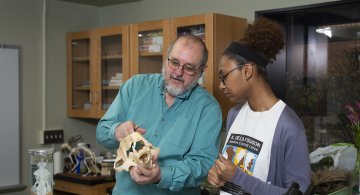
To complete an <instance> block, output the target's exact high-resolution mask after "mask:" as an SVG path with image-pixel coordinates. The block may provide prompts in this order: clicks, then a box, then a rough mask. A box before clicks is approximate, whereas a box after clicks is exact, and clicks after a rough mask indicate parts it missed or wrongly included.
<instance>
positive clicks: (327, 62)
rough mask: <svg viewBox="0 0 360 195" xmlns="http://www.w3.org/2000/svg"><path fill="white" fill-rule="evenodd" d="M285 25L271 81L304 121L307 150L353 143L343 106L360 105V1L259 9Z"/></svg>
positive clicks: (275, 90) (260, 12) (263, 13)
mask: <svg viewBox="0 0 360 195" xmlns="http://www.w3.org/2000/svg"><path fill="white" fill-rule="evenodd" d="M256 16H265V17H268V18H270V19H273V20H275V21H278V22H279V23H280V24H282V25H283V27H284V32H285V34H286V47H285V49H284V50H283V51H282V52H281V54H279V56H278V57H277V61H276V62H275V63H274V64H272V65H270V66H269V69H268V76H269V82H270V84H271V86H272V88H273V90H274V92H275V93H276V95H277V96H278V97H279V98H281V99H282V100H284V101H285V102H286V103H287V104H288V105H289V106H290V107H292V108H293V109H294V110H295V112H296V113H297V114H298V115H299V116H300V117H301V119H302V120H303V122H304V125H305V128H306V133H307V136H308V143H309V149H310V151H313V150H314V149H316V148H317V147H320V146H326V145H329V144H332V143H337V142H354V140H353V136H351V135H352V132H351V131H350V130H349V129H348V128H347V124H348V120H347V118H346V116H345V109H344V107H345V105H347V104H353V103H354V102H355V101H360V66H359V63H360V42H359V39H360V22H359V21H360V2H358V1H336V2H331V3H322V4H316V5H310V6H301V7H293V8H286V9H277V10H265V11H257V12H256Z"/></svg>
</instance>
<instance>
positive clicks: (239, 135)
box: [208, 18, 310, 195]
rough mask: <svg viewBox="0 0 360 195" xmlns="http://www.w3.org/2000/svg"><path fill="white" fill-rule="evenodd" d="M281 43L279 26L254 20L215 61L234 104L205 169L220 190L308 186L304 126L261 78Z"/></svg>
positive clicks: (265, 191) (273, 191)
mask: <svg viewBox="0 0 360 195" xmlns="http://www.w3.org/2000/svg"><path fill="white" fill-rule="evenodd" d="M283 46H284V35H283V33H282V29H281V27H280V26H279V25H278V24H277V23H275V22H274V21H271V20H269V19H266V18H259V19H257V20H256V21H255V23H254V24H253V25H249V28H248V30H247V32H246V34H245V36H244V38H243V39H242V40H240V41H237V42H233V43H231V44H230V46H229V47H228V48H227V49H226V51H225V52H224V54H223V56H222V58H221V60H220V68H219V78H220V80H221V83H220V89H221V90H222V91H223V92H224V94H225V95H226V96H227V97H228V98H229V99H230V100H231V101H232V102H235V103H239V105H238V106H236V107H234V108H232V109H231V110H230V111H229V113H228V118H227V137H226V141H225V145H224V148H223V150H222V154H220V155H219V156H220V158H219V159H217V160H216V161H215V164H214V165H213V166H212V168H211V169H210V171H209V173H208V181H209V182H210V184H212V185H214V186H217V187H220V190H221V191H220V194H246V193H250V194H253V195H256V194H260V195H264V194H268V195H269V194H271V195H272V194H285V193H286V191H287V190H288V188H289V187H290V186H291V184H292V183H298V184H299V185H300V190H301V191H302V192H304V191H306V189H307V187H308V186H309V184H310V161H309V153H308V145H307V140H306V135H305V129H304V126H303V124H302V122H301V120H300V119H299V117H298V116H297V115H296V114H295V112H294V111H293V110H292V109H291V108H290V107H288V106H287V105H286V104H285V103H284V102H283V101H282V100H280V99H278V98H277V97H276V96H275V95H274V93H273V91H272V90H271V87H270V85H269V84H268V82H267V78H266V67H267V65H268V64H269V63H272V62H273V61H274V60H275V57H276V54H277V53H278V52H279V51H280V50H281V49H282V48H283Z"/></svg>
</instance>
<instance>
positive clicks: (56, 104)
mask: <svg viewBox="0 0 360 195" xmlns="http://www.w3.org/2000/svg"><path fill="white" fill-rule="evenodd" d="M224 2H226V3H224ZM321 2H327V1H326V0H298V1H289V0H273V1H262V0H253V1H251V2H248V1H245V0H225V1H219V0H183V1H176V0H141V1H138V2H135V3H125V4H120V5H115V6H108V7H103V8H97V7H93V6H85V5H78V4H73V3H67V2H62V1H55V0H46V4H47V6H46V8H47V14H46V68H45V71H46V77H45V80H46V83H45V89H46V95H45V97H46V98H45V100H43V99H42V98H43V96H42V91H43V82H42V80H43V74H42V71H43V67H42V63H43V61H42V57H43V53H42V44H43V43H42V30H41V28H42V7H43V0H31V1H29V0H1V1H0V26H1V30H0V43H7V44H13V45H20V46H21V47H22V91H21V93H22V115H21V117H22V169H23V174H22V180H23V183H24V184H25V185H28V184H29V177H30V176H29V166H28V165H29V155H28V149H29V148H33V147H37V146H39V143H40V139H39V134H40V133H39V132H40V129H42V128H43V126H45V128H63V129H64V131H65V140H66V139H68V138H69V137H70V136H72V135H77V134H82V135H83V136H84V139H85V141H87V142H88V143H91V144H93V145H96V143H95V126H96V121H94V120H77V119H70V118H68V117H67V116H66V53H65V52H66V50H65V35H66V32H71V31H79V30H86V29H92V28H95V27H97V26H111V25H117V24H127V23H136V22H141V21H149V20H157V19H162V18H169V17H173V16H185V15H193V14H199V13H208V12H218V13H223V14H229V15H235V16H240V17H245V18H248V20H249V21H252V20H253V18H254V11H257V10H265V9H274V8H283V7H288V6H297V5H306V4H312V3H321ZM44 101H45V112H43V102H44ZM43 115H44V116H45V118H44V117H43ZM43 119H45V122H43ZM43 124H44V125H43ZM56 147H58V145H56ZM9 194H12V195H15V194H24V195H25V194H28V193H27V192H26V191H23V192H15V193H9Z"/></svg>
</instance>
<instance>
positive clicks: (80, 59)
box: [72, 56, 90, 62]
mask: <svg viewBox="0 0 360 195" xmlns="http://www.w3.org/2000/svg"><path fill="white" fill-rule="evenodd" d="M72 60H73V61H74V62H87V61H89V60H90V59H89V56H81V57H73V58H72Z"/></svg>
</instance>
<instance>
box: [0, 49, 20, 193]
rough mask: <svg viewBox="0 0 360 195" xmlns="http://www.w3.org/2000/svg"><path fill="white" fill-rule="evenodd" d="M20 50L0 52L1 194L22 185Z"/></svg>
mask: <svg viewBox="0 0 360 195" xmlns="http://www.w3.org/2000/svg"><path fill="white" fill-rule="evenodd" d="M19 52H20V49H19V48H16V47H14V48H11V47H9V48H7V47H3V48H0V162H1V163H0V173H1V174H0V192H1V190H3V189H6V188H8V187H15V186H17V185H20V182H21V181H20V174H21V171H20V170H21V168H20V163H21V158H20V154H21V153H20V149H21V148H20V146H21V145H20V127H21V125H20V66H19V64H20V63H19V60H20V57H19Z"/></svg>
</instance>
